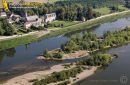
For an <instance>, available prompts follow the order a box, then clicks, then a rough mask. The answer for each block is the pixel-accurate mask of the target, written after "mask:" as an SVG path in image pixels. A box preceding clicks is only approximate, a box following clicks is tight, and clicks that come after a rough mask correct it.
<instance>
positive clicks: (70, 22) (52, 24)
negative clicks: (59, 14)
mask: <svg viewBox="0 0 130 85" xmlns="http://www.w3.org/2000/svg"><path fill="white" fill-rule="evenodd" d="M78 23H80V22H79V21H58V20H56V21H54V22H52V23H51V24H50V25H51V26H52V27H51V28H54V27H60V26H61V24H62V25H63V28H64V27H68V26H71V25H75V24H78Z"/></svg>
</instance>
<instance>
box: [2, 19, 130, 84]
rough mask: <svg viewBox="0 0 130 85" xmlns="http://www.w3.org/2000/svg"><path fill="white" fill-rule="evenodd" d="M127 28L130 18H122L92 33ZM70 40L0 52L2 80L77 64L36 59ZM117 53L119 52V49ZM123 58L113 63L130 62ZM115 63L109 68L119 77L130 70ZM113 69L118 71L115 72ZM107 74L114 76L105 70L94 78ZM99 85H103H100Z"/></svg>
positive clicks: (37, 43)
mask: <svg viewBox="0 0 130 85" xmlns="http://www.w3.org/2000/svg"><path fill="white" fill-rule="evenodd" d="M126 26H130V17H126V18H121V19H118V20H116V21H113V22H107V23H104V24H101V25H99V26H97V27H96V28H94V29H93V30H92V31H93V32H94V33H95V34H96V35H97V36H102V35H103V33H104V32H105V31H108V30H110V31H115V30H120V29H123V28H124V27H126ZM83 32H84V31H83ZM81 33H82V32H81ZM69 39H70V38H69V37H68V36H57V37H52V38H49V39H44V40H41V41H39V42H33V43H31V44H29V45H20V46H17V47H15V48H10V49H7V50H3V51H0V79H4V78H9V77H11V76H12V74H13V75H17V74H22V73H24V72H25V73H26V72H30V71H36V70H43V69H49V68H50V66H52V65H55V64H59V63H68V62H75V61H76V60H77V59H69V60H65V61H63V62H56V61H43V60H37V59H36V56H38V55H41V54H42V53H43V51H44V50H45V49H46V48H47V49H48V50H53V49H56V48H59V47H60V45H61V44H63V43H66V42H67V41H68V40H69ZM129 47H130V45H128V46H126V48H127V50H128V51H130V48H129ZM122 48H123V47H122ZM126 48H124V50H126ZM119 49H121V48H119ZM111 50H114V49H111ZM111 50H110V51H111ZM117 51H118V48H117ZM108 52H109V51H108ZM111 52H113V53H114V52H115V51H111ZM125 52H127V51H125ZM128 53H129V52H128ZM120 56H124V55H123V54H120ZM121 58H123V60H121V59H120V57H119V58H118V59H117V60H116V61H115V62H113V63H116V62H120V63H121V62H125V61H124V60H129V59H128V58H127V56H126V57H121ZM113 63H112V64H111V66H112V67H111V66H110V67H111V69H110V67H108V69H110V71H114V74H115V75H117V76H118V74H116V70H119V71H121V70H120V69H122V70H123V68H125V67H126V68H129V66H127V65H126V66H123V65H120V66H119V65H118V66H117V67H116V68H117V69H116V68H115V67H114V64H113ZM125 63H126V62H125ZM121 64H123V63H121ZM128 64H129V65H130V62H128ZM113 68H114V69H116V70H113ZM105 72H106V75H109V76H110V74H111V75H113V74H112V73H111V72H109V70H105V71H103V72H101V73H100V72H99V73H97V75H94V76H97V78H96V79H98V78H100V77H98V74H99V75H103V73H105ZM124 72H125V71H124ZM107 73H108V74H107ZM117 73H118V72H117ZM113 76H114V75H113ZM119 76H120V75H119ZM92 77H93V76H92ZM103 77H105V75H103V76H102V78H103ZM94 78H95V77H94ZM102 78H101V79H102ZM108 78H109V77H108ZM113 78H114V77H113ZM92 79H93V78H92ZM110 79H112V78H111V77H110ZM86 81H88V80H84V81H83V82H85V83H81V84H80V85H86ZM88 85H91V84H88ZM92 85H93V84H92ZM94 85H95V84H94ZM99 85H101V84H99ZM117 85H118V84H117Z"/></svg>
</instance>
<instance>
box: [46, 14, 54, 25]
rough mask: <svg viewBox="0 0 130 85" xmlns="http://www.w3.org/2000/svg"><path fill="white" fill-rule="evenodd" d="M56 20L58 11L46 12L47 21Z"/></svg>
mask: <svg viewBox="0 0 130 85" xmlns="http://www.w3.org/2000/svg"><path fill="white" fill-rule="evenodd" d="M54 20H56V13H51V14H46V15H45V23H50V22H52V21H54Z"/></svg>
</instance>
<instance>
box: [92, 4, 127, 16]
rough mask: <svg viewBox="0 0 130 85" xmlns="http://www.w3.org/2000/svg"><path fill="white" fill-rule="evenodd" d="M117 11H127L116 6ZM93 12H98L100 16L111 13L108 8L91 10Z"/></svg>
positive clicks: (123, 7)
mask: <svg viewBox="0 0 130 85" xmlns="http://www.w3.org/2000/svg"><path fill="white" fill-rule="evenodd" d="M118 9H119V10H123V11H125V10H128V8H126V7H125V6H123V5H118ZM93 11H95V12H99V13H100V14H101V15H105V14H109V13H111V9H110V8H109V7H102V8H96V9H93Z"/></svg>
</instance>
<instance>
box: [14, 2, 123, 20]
mask: <svg viewBox="0 0 130 85" xmlns="http://www.w3.org/2000/svg"><path fill="white" fill-rule="evenodd" d="M118 5H124V2H123V1H122V0H62V1H57V2H55V3H45V4H42V5H40V6H38V8H37V9H32V10H31V9H30V10H29V11H28V14H29V15H33V14H35V13H36V14H37V15H39V16H43V15H45V14H47V13H52V12H56V14H57V19H58V20H69V21H74V20H82V17H85V19H86V20H87V19H91V18H94V17H98V16H100V13H98V12H94V11H93V10H92V9H95V8H101V7H109V8H113V7H114V9H112V10H114V11H117V7H118ZM21 11H22V10H21V9H13V10H12V12H15V13H18V14H20V12H21ZM22 15H23V14H22Z"/></svg>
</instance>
